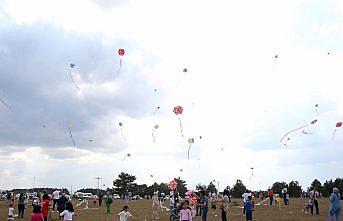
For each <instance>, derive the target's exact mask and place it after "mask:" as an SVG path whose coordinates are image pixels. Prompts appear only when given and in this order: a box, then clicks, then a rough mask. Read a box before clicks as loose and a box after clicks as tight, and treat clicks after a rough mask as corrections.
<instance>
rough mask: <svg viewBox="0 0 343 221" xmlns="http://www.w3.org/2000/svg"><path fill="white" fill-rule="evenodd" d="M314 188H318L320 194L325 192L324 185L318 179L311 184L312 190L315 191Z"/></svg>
mask: <svg viewBox="0 0 343 221" xmlns="http://www.w3.org/2000/svg"><path fill="white" fill-rule="evenodd" d="M313 188H316V190H317V191H318V192H320V193H321V192H322V191H323V187H322V183H321V182H320V181H319V180H317V179H315V180H313V182H312V183H311V189H312V190H313Z"/></svg>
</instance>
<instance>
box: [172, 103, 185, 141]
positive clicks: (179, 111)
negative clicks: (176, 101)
mask: <svg viewBox="0 0 343 221" xmlns="http://www.w3.org/2000/svg"><path fill="white" fill-rule="evenodd" d="M173 112H174V114H175V115H182V113H183V108H182V107H181V106H176V107H174V110H173ZM179 124H180V132H181V136H182V137H183V129H182V121H181V116H179Z"/></svg>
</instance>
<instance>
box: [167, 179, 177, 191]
mask: <svg viewBox="0 0 343 221" xmlns="http://www.w3.org/2000/svg"><path fill="white" fill-rule="evenodd" d="M168 188H169V189H171V190H176V188H177V182H176V181H175V180H173V181H171V182H170V183H169V184H168Z"/></svg>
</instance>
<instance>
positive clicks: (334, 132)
mask: <svg viewBox="0 0 343 221" xmlns="http://www.w3.org/2000/svg"><path fill="white" fill-rule="evenodd" d="M336 132H337V128H336V129H335V130H334V131H333V133H332V138H331V140H334V139H335V137H336Z"/></svg>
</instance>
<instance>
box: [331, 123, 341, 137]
mask: <svg viewBox="0 0 343 221" xmlns="http://www.w3.org/2000/svg"><path fill="white" fill-rule="evenodd" d="M342 125H343V123H342V122H337V123H336V128H335V130H334V132H333V133H332V139H335V136H336V132H337V131H338V128H340V127H342Z"/></svg>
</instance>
